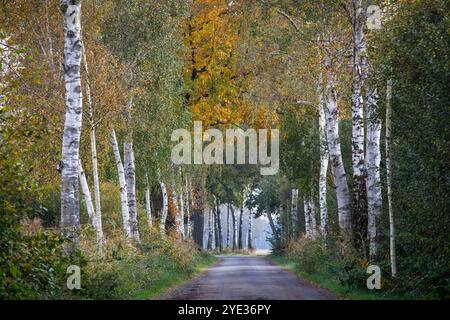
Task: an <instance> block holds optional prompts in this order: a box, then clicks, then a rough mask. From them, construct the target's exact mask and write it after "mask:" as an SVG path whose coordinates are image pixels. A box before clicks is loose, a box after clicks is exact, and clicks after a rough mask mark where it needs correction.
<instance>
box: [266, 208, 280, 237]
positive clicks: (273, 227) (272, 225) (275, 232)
mask: <svg viewBox="0 0 450 320" xmlns="http://www.w3.org/2000/svg"><path fill="white" fill-rule="evenodd" d="M267 219H269V226H270V229H271V230H272V235H273V237H274V238H275V241H281V239H280V234H279V232H278V230H277V227H276V225H275V221H273V217H272V213H271V212H268V213H267Z"/></svg>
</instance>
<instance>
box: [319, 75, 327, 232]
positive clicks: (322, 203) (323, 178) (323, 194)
mask: <svg viewBox="0 0 450 320" xmlns="http://www.w3.org/2000/svg"><path fill="white" fill-rule="evenodd" d="M318 93H319V103H318V108H319V139H320V173H319V207H320V232H321V234H322V237H323V238H324V239H326V238H327V236H328V207H327V172H328V162H329V159H330V155H329V153H328V146H327V130H326V117H325V110H324V99H323V88H322V77H320V79H319V88H318Z"/></svg>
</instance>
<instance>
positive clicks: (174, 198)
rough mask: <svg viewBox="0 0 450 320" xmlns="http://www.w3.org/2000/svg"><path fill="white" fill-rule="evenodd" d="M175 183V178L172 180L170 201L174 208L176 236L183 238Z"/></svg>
mask: <svg viewBox="0 0 450 320" xmlns="http://www.w3.org/2000/svg"><path fill="white" fill-rule="evenodd" d="M176 188H177V185H176V183H175V180H173V181H172V203H173V207H174V209H175V228H176V232H177V238H178V239H183V229H182V228H181V217H180V206H179V204H178V194H177V189H176Z"/></svg>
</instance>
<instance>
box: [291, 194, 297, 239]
mask: <svg viewBox="0 0 450 320" xmlns="http://www.w3.org/2000/svg"><path fill="white" fill-rule="evenodd" d="M297 207H298V189H292V190H291V223H292V235H293V238H294V239H297V238H298V210H297Z"/></svg>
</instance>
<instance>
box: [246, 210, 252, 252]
mask: <svg viewBox="0 0 450 320" xmlns="http://www.w3.org/2000/svg"><path fill="white" fill-rule="evenodd" d="M252 228H253V215H252V213H251V212H249V213H248V239H247V246H248V250H253V230H252Z"/></svg>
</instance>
